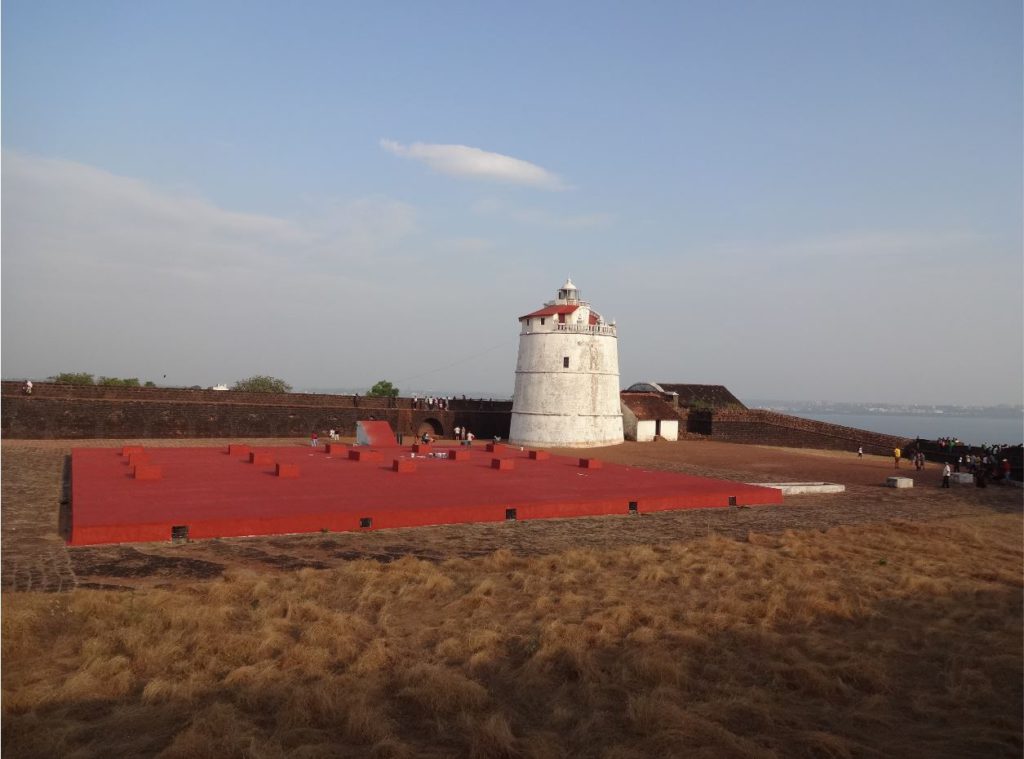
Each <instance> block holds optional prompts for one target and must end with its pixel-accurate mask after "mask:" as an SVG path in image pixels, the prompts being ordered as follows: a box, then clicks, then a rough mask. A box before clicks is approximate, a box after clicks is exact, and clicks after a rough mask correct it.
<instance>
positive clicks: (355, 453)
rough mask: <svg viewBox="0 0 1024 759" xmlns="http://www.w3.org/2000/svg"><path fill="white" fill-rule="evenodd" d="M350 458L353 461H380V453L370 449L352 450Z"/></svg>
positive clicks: (349, 453) (349, 452)
mask: <svg viewBox="0 0 1024 759" xmlns="http://www.w3.org/2000/svg"><path fill="white" fill-rule="evenodd" d="M348 457H349V458H350V459H351V460H352V461H361V462H364V463H365V462H367V461H380V451H371V450H370V449H368V448H350V449H349V451H348Z"/></svg>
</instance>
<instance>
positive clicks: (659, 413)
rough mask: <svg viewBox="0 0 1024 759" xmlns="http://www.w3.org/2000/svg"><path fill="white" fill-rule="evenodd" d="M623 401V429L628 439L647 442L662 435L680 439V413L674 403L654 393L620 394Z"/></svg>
mask: <svg viewBox="0 0 1024 759" xmlns="http://www.w3.org/2000/svg"><path fill="white" fill-rule="evenodd" d="M619 399H620V400H621V402H622V429H623V432H624V433H625V435H626V439H627V440H636V441H638V442H641V443H647V442H650V441H651V440H654V439H655V438H656V437H660V438H662V439H663V440H678V439H679V413H678V412H677V411H676V409H675V408H673V407H672V404H670V403H667V402H666V401H663V400H662V399H661V398H659V397H658V396H657V395H655V394H654V393H644V392H641V393H629V392H623V393H620V394H619Z"/></svg>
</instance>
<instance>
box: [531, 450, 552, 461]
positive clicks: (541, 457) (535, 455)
mask: <svg viewBox="0 0 1024 759" xmlns="http://www.w3.org/2000/svg"><path fill="white" fill-rule="evenodd" d="M527 453H528V455H529V457H530V458H531V459H533V460H534V461H547V460H548V459H549V458H551V454H550V453H548V452H547V451H528V452H527Z"/></svg>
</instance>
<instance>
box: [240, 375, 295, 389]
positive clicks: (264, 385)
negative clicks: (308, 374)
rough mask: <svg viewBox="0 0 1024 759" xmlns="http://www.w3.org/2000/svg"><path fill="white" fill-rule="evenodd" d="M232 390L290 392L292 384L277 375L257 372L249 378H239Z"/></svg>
mask: <svg viewBox="0 0 1024 759" xmlns="http://www.w3.org/2000/svg"><path fill="white" fill-rule="evenodd" d="M231 389H232V390H241V391H242V392H246V393H290V392H291V391H292V386H291V385H289V384H288V383H287V382H285V381H284V380H282V379H278V378H277V377H268V376H266V375H263V374H257V375H256V376H254V377H249V378H248V379H244V380H239V381H238V382H236V383H235V384H234V385H233V386H232V387H231Z"/></svg>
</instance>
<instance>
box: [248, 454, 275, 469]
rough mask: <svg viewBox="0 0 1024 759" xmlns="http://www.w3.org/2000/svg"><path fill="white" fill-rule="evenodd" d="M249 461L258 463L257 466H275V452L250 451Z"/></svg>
mask: <svg viewBox="0 0 1024 759" xmlns="http://www.w3.org/2000/svg"><path fill="white" fill-rule="evenodd" d="M249 463H250V464H256V466H273V465H274V454H272V453H260V452H259V451H249Z"/></svg>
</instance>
